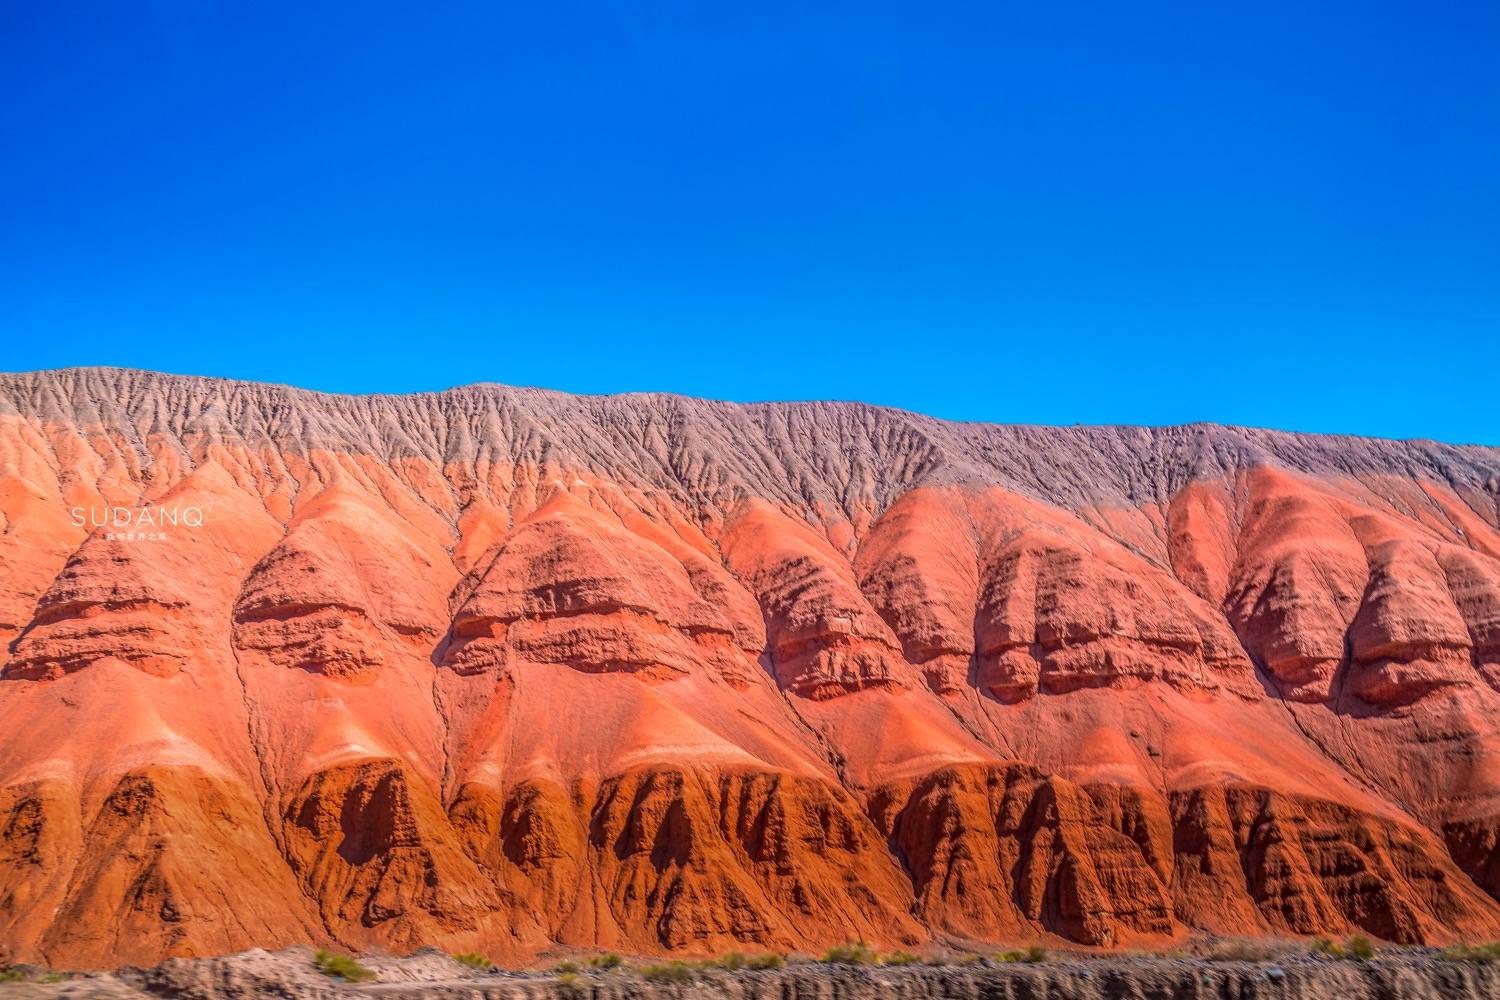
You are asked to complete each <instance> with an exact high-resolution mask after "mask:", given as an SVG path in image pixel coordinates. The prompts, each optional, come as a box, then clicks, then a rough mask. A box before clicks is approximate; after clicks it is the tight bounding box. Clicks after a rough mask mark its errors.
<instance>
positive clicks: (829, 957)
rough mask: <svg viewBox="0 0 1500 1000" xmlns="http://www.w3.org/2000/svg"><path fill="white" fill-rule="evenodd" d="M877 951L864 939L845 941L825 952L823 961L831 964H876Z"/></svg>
mask: <svg viewBox="0 0 1500 1000" xmlns="http://www.w3.org/2000/svg"><path fill="white" fill-rule="evenodd" d="M875 957H876V956H875V952H874V950H873V949H871V947H870V946H869V945H867V944H865V943H864V942H863V941H845V942H844V943H843V944H836V945H834V946H833V947H832V948H829V949H828V950H827V951H825V952H823V958H822V961H824V962H827V963H829V964H830V965H874V964H875Z"/></svg>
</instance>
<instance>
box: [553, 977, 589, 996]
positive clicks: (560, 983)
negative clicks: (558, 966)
mask: <svg viewBox="0 0 1500 1000" xmlns="http://www.w3.org/2000/svg"><path fill="white" fill-rule="evenodd" d="M557 992H559V993H561V994H562V995H563V996H565V997H572V996H578V995H579V994H581V993H582V992H583V990H582V989H581V988H580V987H579V985H578V973H576V972H559V973H558V974H557Z"/></svg>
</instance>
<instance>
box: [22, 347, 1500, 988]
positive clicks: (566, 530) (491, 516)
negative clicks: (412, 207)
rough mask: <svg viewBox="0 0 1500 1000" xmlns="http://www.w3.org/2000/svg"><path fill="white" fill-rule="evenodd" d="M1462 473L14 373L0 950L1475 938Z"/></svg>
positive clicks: (1123, 432)
mask: <svg viewBox="0 0 1500 1000" xmlns="http://www.w3.org/2000/svg"><path fill="white" fill-rule="evenodd" d="M1497 493H1500V451H1497V450H1495V449H1489V448H1480V447H1453V446H1448V445H1441V444H1435V443H1430V442H1391V441H1379V440H1372V439H1362V438H1334V437H1318V436H1306V435H1295V434H1286V433H1278V432H1271V431H1256V430H1246V429H1240V428H1223V427H1214V426H1192V427H1178V428H1160V429H1145V428H1042V427H997V426H985V425H973V424H948V423H944V422H941V421H937V420H932V419H929V418H925V417H920V416H916V415H913V414H908V413H902V412H898V411H892V410H883V409H878V408H874V407H868V406H861V405H857V404H832V403H810V404H765V405H749V406H737V405H732V404H725V403H711V402H704V401H699V400H691V399H683V398H678V397H671V396H662V395H632V396H620V397H609V398H591V397H572V396H566V395H563V394H558V393H550V392H543V391H539V390H528V389H509V388H504V387H500V386H476V387H469V388H464V389H457V390H453V391H451V392H447V393H437V394H427V395H416V396H404V397H397V396H369V397H346V396H329V395H322V394H317V393H311V392H303V391H298V390H292V389H286V388H280V387H273V386H262V385H254V384H246V383H233V382H223V381H216V380H208V379H195V378H187V377H177V376H166V375H154V374H149V373H142V372H129V371H119V370H107V369H90V370H70V371H63V372H49V373H35V374H25V375H3V376H0V515H3V518H4V538H3V543H0V635H3V637H4V640H5V642H6V647H5V660H4V665H3V668H0V963H3V962H5V961H17V962H19V961H25V962H36V963H43V964H48V965H54V966H64V967H77V968H112V967H114V966H116V965H119V964H121V963H125V962H131V963H139V964H143V965H151V964H154V963H157V962H159V961H160V960H162V959H164V958H168V957H172V956H186V955H213V954H223V953H226V952H231V951H236V950H241V949H244V948H248V947H268V948H279V947H283V946H288V945H297V944H304V943H311V944H319V945H337V946H340V947H343V948H348V949H352V950H358V951H368V950H372V949H390V950H392V951H397V952H406V951H410V950H412V949H414V948H418V947H420V946H423V945H435V946H438V947H441V948H444V949H446V950H449V951H469V950H475V951H482V952H484V953H486V954H489V955H491V956H492V957H494V958H496V959H497V960H504V961H524V960H527V959H529V958H530V957H532V956H535V955H537V954H539V953H541V952H543V951H545V950H547V949H549V948H553V947H555V946H558V945H561V946H563V947H568V948H608V949H618V950H621V951H625V952H629V953H635V954H654V953H665V952H672V953H683V954H718V953H720V952H723V951H725V950H727V949H729V948H744V949H747V950H749V949H761V950H776V951H815V950H817V949H820V948H822V947H825V946H827V945H829V944H833V943H836V942H839V941H843V940H846V939H851V938H863V939H866V940H869V941H871V942H875V943H878V944H880V945H882V946H888V947H902V948H908V949H912V950H919V949H921V948H925V947H928V946H931V945H934V944H941V945H945V946H962V945H963V944H965V943H967V942H994V943H1023V942H1031V941H1046V942H1052V943H1061V942H1072V943H1075V944H1079V945H1085V946H1090V947H1101V948H1127V947H1130V948H1133V947H1165V946H1169V945H1171V943H1172V942H1175V941H1182V940H1184V939H1186V937H1187V936H1188V935H1189V934H1190V933H1192V932H1194V931H1208V932H1212V933H1219V934H1229V935H1236V936H1246V937H1256V936H1279V937H1285V936H1288V935H1313V934H1328V935H1333V936H1338V935H1343V934H1347V933H1350V932H1353V931H1363V932H1365V933H1367V934H1370V935H1372V936H1374V937H1377V938H1379V939H1383V940H1388V941H1393V942H1399V943H1408V944H1417V943H1423V944H1442V943H1446V942H1449V941H1452V940H1455V939H1462V940H1470V941H1478V940H1490V939H1495V938H1500V902H1497V899H1496V896H1497V894H1500V846H1497V844H1500V794H1497V792H1500V761H1497V758H1496V749H1497V747H1500V740H1497V732H1500V730H1497V727H1500V723H1497V721H1496V720H1497V718H1500V712H1497V709H1500V505H1497ZM114 508H122V509H124V510H125V511H127V513H128V514H129V515H130V516H131V517H132V518H135V517H137V516H138V515H139V512H140V511H141V510H143V509H148V510H152V511H158V512H160V511H166V510H172V511H176V512H179V513H180V512H181V511H183V510H185V509H188V508H191V509H193V510H196V511H199V512H200V513H201V514H202V523H201V524H198V525H195V526H194V525H189V524H187V523H178V524H177V525H175V526H172V527H170V528H167V529H164V532H165V537H150V536H153V535H161V534H162V533H163V532H162V530H158V529H157V527H156V526H153V527H152V528H151V529H150V530H147V531H144V532H141V531H131V532H130V534H144V535H146V536H147V537H144V538H137V537H124V538H120V537H114V538H112V537H110V535H111V533H116V530H115V529H114V528H112V527H110V526H104V527H98V528H94V529H92V530H91V529H90V527H89V523H88V521H89V518H90V515H91V514H92V512H94V511H101V512H102V511H113V509H114ZM79 511H83V512H84V516H83V517H82V518H80V517H79V516H78V512H79ZM109 516H113V515H112V514H111V515H109ZM158 520H159V519H158ZM80 521H81V522H82V523H80ZM119 533H121V534H123V533H125V531H124V529H121V531H120V532H119ZM934 974H936V973H934ZM944 974H945V975H947V974H951V975H960V973H959V972H956V971H955V972H952V973H944ZM1341 974H1342V973H1341ZM1325 987H1326V984H1325V986H1318V987H1317V989H1321V990H1322V992H1321V993H1319V994H1316V995H1323V996H1326V995H1330V994H1329V993H1328V989H1327V988H1325ZM767 988H768V989H771V987H767ZM969 988H970V987H959V986H955V987H954V989H955V990H958V992H953V993H951V995H953V996H962V995H968V994H966V993H964V992H963V990H964V989H969ZM1313 988H1314V987H1312V986H1309V987H1308V989H1309V990H1312V989H1313ZM774 989H777V990H779V989H782V987H781V986H776V987H774ZM799 989H800V988H799ZM820 989H821V987H820ZM891 989H897V988H896V987H892V988H891ZM773 991H774V990H773ZM455 995H458V994H455ZM465 995H467V994H465ZM497 995H498V994H497ZM761 995H762V994H755V996H756V998H757V1000H759V997H760V996H761ZM764 995H766V996H769V995H770V994H764ZM802 995H803V994H802V993H800V992H798V996H802ZM824 995H825V994H819V996H824ZM863 995H864V994H856V993H849V994H847V996H848V997H849V998H850V1000H854V998H855V997H856V996H863ZM869 995H870V996H871V997H872V998H873V997H875V996H886V995H891V996H896V995H904V994H901V993H899V990H898V992H896V993H891V992H889V991H877V992H875V993H871V994H869ZM976 995H977V994H976ZM985 995H987V996H990V995H999V996H1009V995H1015V996H1025V995H1027V994H1025V993H1014V994H1006V993H1000V994H994V993H985ZM1078 995H1080V996H1091V995H1092V994H1089V993H1080V994H1078ZM1099 995H1101V996H1103V995H1111V994H1099ZM1120 995H1135V994H1120ZM1142 995H1146V994H1142ZM1172 995H1195V994H1172ZM1236 995H1242V996H1259V995H1261V994H1259V993H1253V992H1252V993H1243V994H1236ZM1265 995H1277V996H1280V995H1287V996H1293V995H1300V994H1293V993H1286V994H1280V993H1278V994H1265ZM1307 995H1314V994H1313V993H1311V992H1309V993H1308V994H1307ZM1341 995H1343V994H1341ZM1347 995H1349V996H1360V995H1364V994H1359V993H1348V994H1347ZM1369 995H1372V996H1374V995H1383V994H1379V993H1378V992H1371V993H1370V994H1369ZM1411 995H1413V996H1419V995H1424V994H1420V993H1413V994H1411ZM1434 995H1436V994H1434ZM826 996H828V997H829V1000H842V997H844V996H845V994H837V995H835V994H833V993H829V994H826ZM600 997H601V1000H609V998H608V997H604V996H603V995H600ZM747 1000H750V994H747Z"/></svg>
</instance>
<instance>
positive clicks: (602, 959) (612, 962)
mask: <svg viewBox="0 0 1500 1000" xmlns="http://www.w3.org/2000/svg"><path fill="white" fill-rule="evenodd" d="M624 964H625V960H624V959H623V958H621V957H620V956H619V955H616V954H615V953H614V952H612V951H611V952H607V953H606V954H603V955H595V956H593V957H592V958H590V959H589V968H590V969H597V970H598V971H600V972H609V971H611V970H613V969H618V968H619V967H620V966H622V965H624Z"/></svg>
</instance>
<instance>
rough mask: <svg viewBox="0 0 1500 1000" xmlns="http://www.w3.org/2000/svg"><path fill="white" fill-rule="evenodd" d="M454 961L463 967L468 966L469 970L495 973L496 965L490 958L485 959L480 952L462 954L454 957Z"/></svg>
mask: <svg viewBox="0 0 1500 1000" xmlns="http://www.w3.org/2000/svg"><path fill="white" fill-rule="evenodd" d="M453 960H454V961H455V962H458V963H459V964H461V965H467V966H468V967H469V968H471V969H473V970H475V971H476V972H494V971H495V963H494V962H491V961H490V960H489V959H488V958H485V957H484V956H483V955H481V954H479V953H478V952H473V951H466V952H463V953H462V954H459V955H454V956H453Z"/></svg>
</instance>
